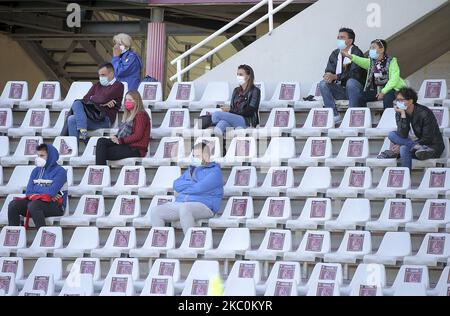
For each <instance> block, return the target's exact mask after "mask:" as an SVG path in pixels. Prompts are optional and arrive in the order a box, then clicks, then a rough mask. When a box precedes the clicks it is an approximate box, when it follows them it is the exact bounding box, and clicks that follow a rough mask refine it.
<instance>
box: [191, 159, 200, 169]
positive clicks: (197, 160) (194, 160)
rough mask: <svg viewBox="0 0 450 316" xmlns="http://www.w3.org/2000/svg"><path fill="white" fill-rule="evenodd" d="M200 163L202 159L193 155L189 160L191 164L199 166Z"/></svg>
mask: <svg viewBox="0 0 450 316" xmlns="http://www.w3.org/2000/svg"><path fill="white" fill-rule="evenodd" d="M201 165H202V160H201V159H200V158H196V157H193V158H192V160H191V166H193V167H200V166H201Z"/></svg>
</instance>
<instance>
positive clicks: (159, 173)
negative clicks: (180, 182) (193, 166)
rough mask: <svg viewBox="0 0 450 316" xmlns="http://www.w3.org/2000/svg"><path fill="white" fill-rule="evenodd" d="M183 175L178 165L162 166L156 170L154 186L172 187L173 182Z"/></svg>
mask: <svg viewBox="0 0 450 316" xmlns="http://www.w3.org/2000/svg"><path fill="white" fill-rule="evenodd" d="M180 176H181V168H180V167H178V166H161V167H159V168H158V170H156V173H155V177H154V178H153V181H152V186H157V187H161V188H167V189H172V187H173V182H174V181H175V180H176V179H178V178H179V177H180Z"/></svg>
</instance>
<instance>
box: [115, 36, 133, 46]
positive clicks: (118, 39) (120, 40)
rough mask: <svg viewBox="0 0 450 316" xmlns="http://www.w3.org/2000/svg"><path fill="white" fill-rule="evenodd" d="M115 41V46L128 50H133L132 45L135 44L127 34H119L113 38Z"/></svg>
mask: <svg viewBox="0 0 450 316" xmlns="http://www.w3.org/2000/svg"><path fill="white" fill-rule="evenodd" d="M113 41H114V43H115V44H118V45H124V46H125V47H126V48H131V43H132V42H133V40H132V38H131V36H130V35H128V34H125V33H120V34H117V35H116V36H114V37H113Z"/></svg>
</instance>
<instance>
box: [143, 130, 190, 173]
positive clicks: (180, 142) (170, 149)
mask: <svg viewBox="0 0 450 316" xmlns="http://www.w3.org/2000/svg"><path fill="white" fill-rule="evenodd" d="M184 157H185V153H184V139H183V138H182V137H163V138H161V141H160V142H159V145H158V148H157V149H156V153H155V154H154V155H153V156H152V157H148V158H144V159H142V165H143V166H145V167H159V166H170V165H171V163H175V164H176V163H177V162H178V161H179V160H180V159H181V158H184Z"/></svg>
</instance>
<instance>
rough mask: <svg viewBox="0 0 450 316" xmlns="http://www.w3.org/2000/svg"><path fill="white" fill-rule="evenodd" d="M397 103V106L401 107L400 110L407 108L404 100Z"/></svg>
mask: <svg viewBox="0 0 450 316" xmlns="http://www.w3.org/2000/svg"><path fill="white" fill-rule="evenodd" d="M395 105H396V106H397V108H399V109H400V110H406V109H407V106H406V104H405V103H404V102H400V101H396V102H395Z"/></svg>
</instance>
